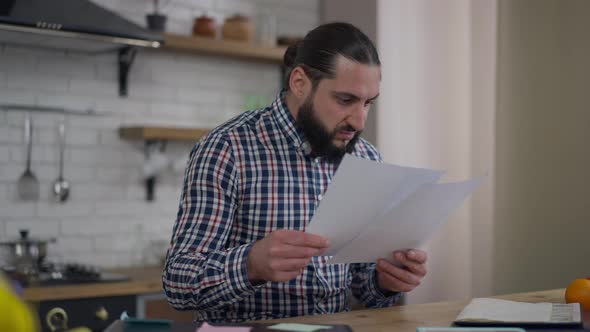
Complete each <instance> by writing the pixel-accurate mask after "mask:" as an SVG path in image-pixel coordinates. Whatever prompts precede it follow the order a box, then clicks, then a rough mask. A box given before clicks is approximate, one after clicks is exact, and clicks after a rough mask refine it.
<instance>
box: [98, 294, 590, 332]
mask: <svg viewBox="0 0 590 332" xmlns="http://www.w3.org/2000/svg"><path fill="white" fill-rule="evenodd" d="M564 293H565V290H564V289H554V290H546V291H538V292H529V293H520V294H510V295H503V296H495V298H501V299H506V300H511V301H520V302H553V303H563V302H564ZM468 302H469V300H468V299H465V300H462V301H449V302H438V303H425V304H413V305H402V306H394V307H390V308H382V309H364V310H355V311H350V312H342V313H337V314H327V315H316V316H303V317H294V318H288V319H280V320H271V321H264V322H261V323H265V324H276V323H286V322H289V323H303V324H318V325H335V324H345V325H348V326H350V327H351V328H352V330H353V331H363V332H385V331H396V332H415V331H416V327H418V326H450V325H451V324H452V323H453V320H454V319H455V317H457V315H458V314H459V313H460V312H461V310H463V308H464V307H465V305H466V304H467V303H468ZM582 317H583V319H584V327H585V328H586V331H587V330H588V328H589V327H590V312H583V314H582ZM196 326H197V325H196V324H178V323H174V324H173V325H172V326H169V327H168V326H166V327H162V328H161V329H159V328H157V327H154V328H152V329H150V331H153V332H160V331H161V332H164V331H166V332H171V331H174V332H193V331H194V330H195V328H196ZM570 330H571V329H568V330H567V331H570ZM121 331H145V330H142V329H141V328H138V329H132V328H130V326H126V324H125V323H124V322H121V321H117V322H115V323H113V324H112V325H111V326H110V327H109V328H107V329H106V330H105V332H121ZM543 331H544V332H550V331H551V332H553V331H562V332H563V331H566V329H563V328H556V329H544V330H543ZM577 331H583V330H581V329H578V330H577Z"/></svg>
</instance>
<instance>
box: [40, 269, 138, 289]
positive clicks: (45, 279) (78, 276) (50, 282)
mask: <svg viewBox="0 0 590 332" xmlns="http://www.w3.org/2000/svg"><path fill="white" fill-rule="evenodd" d="M127 280H129V277H127V276H125V275H122V274H115V273H108V272H102V271H100V269H98V268H96V267H94V266H91V265H84V264H64V265H62V266H57V265H54V264H47V265H46V266H44V267H42V268H41V272H40V273H39V286H65V285H72V284H87V283H104V282H119V281H127Z"/></svg>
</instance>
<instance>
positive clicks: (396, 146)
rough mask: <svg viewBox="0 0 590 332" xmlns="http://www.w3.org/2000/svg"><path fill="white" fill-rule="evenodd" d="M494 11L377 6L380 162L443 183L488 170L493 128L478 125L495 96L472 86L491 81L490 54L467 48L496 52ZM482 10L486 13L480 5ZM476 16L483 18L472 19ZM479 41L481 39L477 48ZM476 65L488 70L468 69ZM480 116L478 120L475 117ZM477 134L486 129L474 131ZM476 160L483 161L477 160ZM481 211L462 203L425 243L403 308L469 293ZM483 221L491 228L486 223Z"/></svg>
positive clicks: (463, 3)
mask: <svg viewBox="0 0 590 332" xmlns="http://www.w3.org/2000/svg"><path fill="white" fill-rule="evenodd" d="M493 4H494V3H493V2H492V4H491V5H489V6H487V5H484V4H478V1H470V0H448V1H434V0H419V1H417V0H394V1H379V2H378V11H377V12H378V29H377V34H378V45H379V49H380V54H381V58H382V68H383V82H382V85H381V92H382V93H381V96H380V97H379V114H378V119H379V122H378V125H377V127H378V145H379V148H380V150H381V152H382V153H383V155H384V157H385V160H386V161H388V162H393V163H398V164H404V165H411V166H420V167H432V168H438V169H444V170H446V171H447V175H446V176H445V178H444V180H458V179H466V178H469V177H471V176H472V175H482V174H484V173H485V172H486V171H487V172H489V171H490V170H489V169H488V170H486V168H488V167H491V165H490V162H493V158H492V157H489V156H491V153H492V151H493V150H492V147H493V145H492V140H491V138H490V135H491V130H492V129H493V127H489V125H487V124H485V123H484V122H485V121H488V119H489V118H490V117H492V118H493V111H494V107H493V105H490V103H492V102H493V90H492V91H491V92H490V91H489V90H488V88H489V86H490V85H492V84H491V83H485V86H481V85H479V84H481V83H480V82H478V81H477V80H478V79H491V81H490V82H493V79H494V77H493V72H494V70H493V68H494V67H493V55H490V58H485V59H484V60H479V59H478V60H476V59H474V57H476V56H481V55H484V54H480V53H479V52H478V51H477V50H476V49H474V46H479V47H485V49H487V50H489V51H491V52H492V54H493V51H494V46H493V45H494V44H495V39H494V35H493V31H494V29H493V28H494V27H495V16H494V15H495V11H494V8H495V6H494V5H493ZM486 6H487V7H489V8H488V9H485V8H482V7H486ZM489 10H491V11H489ZM478 15H479V16H481V17H482V18H485V19H484V20H483V21H479V20H477V19H476V18H477V17H478ZM476 36H477V37H478V38H485V39H483V40H479V41H477V42H474V39H475V38H474V37H476ZM480 62H481V63H480ZM476 63H478V64H484V65H485V66H486V67H485V68H484V69H480V68H479V67H477V68H475V67H474V64H476ZM490 76H492V77H490ZM475 107H480V108H478V109H476V108H475ZM479 111H481V112H485V114H484V113H482V114H478V115H475V112H479ZM474 121H475V124H474ZM479 129H485V130H487V132H477V130H479ZM474 131H476V132H474ZM479 143H482V144H483V145H480V144H479ZM478 156H486V158H488V159H486V160H485V161H482V162H481V163H480V162H477V157H478ZM492 171H493V170H492ZM490 190H491V189H490V188H489V187H488V188H479V189H478V191H477V192H476V193H475V195H474V197H477V195H481V194H482V192H483V193H484V194H487V196H485V197H484V198H483V200H484V202H480V203H479V204H481V205H483V206H489V205H486V204H489V197H490V196H491V194H490ZM478 211H479V210H478ZM478 213H480V212H475V213H473V212H472V201H471V200H469V201H468V202H466V203H465V204H464V205H463V206H462V207H461V208H460V209H459V210H458V211H457V212H455V213H454V214H453V215H452V217H451V218H450V220H449V222H448V223H447V224H446V225H445V226H444V227H443V229H442V231H441V232H439V233H438V234H437V235H436V236H435V237H434V239H433V240H432V241H431V242H430V243H429V245H428V252H429V264H428V267H429V275H428V276H427V278H426V279H425V280H424V282H423V284H422V285H421V286H420V287H419V288H417V289H416V290H415V291H413V292H412V293H410V294H409V296H408V302H409V303H418V302H430V301H437V300H446V299H458V298H465V297H469V296H471V294H472V289H471V288H472V285H474V284H473V280H472V275H478V273H473V272H472V271H473V270H477V269H478V268H479V266H480V265H479V264H484V265H485V264H486V263H485V262H483V263H482V262H474V259H480V258H482V257H485V256H486V255H487V253H488V252H489V248H482V249H481V250H479V251H472V246H474V245H473V244H472V235H473V234H472V231H473V230H477V231H478V232H480V231H481V230H482V228H481V227H479V226H478V227H473V224H472V222H473V215H477V214H478ZM485 222H486V225H488V226H489V222H491V221H490V220H489V219H488V220H486V221H485ZM488 226H486V227H488ZM474 241H477V239H474ZM488 242H489V241H488ZM486 243H487V242H486ZM476 247H477V246H476ZM486 268H487V267H486ZM483 271H487V270H483ZM478 286H479V284H478ZM485 287H488V288H489V286H488V285H485Z"/></svg>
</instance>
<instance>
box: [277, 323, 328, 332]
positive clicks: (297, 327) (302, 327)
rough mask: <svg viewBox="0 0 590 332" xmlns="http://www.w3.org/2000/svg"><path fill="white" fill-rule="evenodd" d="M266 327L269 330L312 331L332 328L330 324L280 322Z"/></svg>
mask: <svg viewBox="0 0 590 332" xmlns="http://www.w3.org/2000/svg"><path fill="white" fill-rule="evenodd" d="M268 328H269V329H271V330H280V331H295V332H313V331H321V330H329V329H331V328H332V326H327V325H311V324H295V323H280V324H276V325H271V326H269V327H268Z"/></svg>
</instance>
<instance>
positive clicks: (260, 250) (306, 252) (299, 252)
mask: <svg viewBox="0 0 590 332" xmlns="http://www.w3.org/2000/svg"><path fill="white" fill-rule="evenodd" d="M329 246H330V242H329V240H328V239H327V238H325V237H323V236H319V235H314V234H309V233H305V232H301V231H293V230H286V229H281V230H278V231H274V232H272V233H270V234H269V235H267V236H266V237H265V238H264V239H262V240H260V241H258V242H256V243H254V245H253V246H252V249H251V250H250V253H249V255H248V262H247V269H248V279H249V280H250V282H252V283H256V282H260V281H279V282H280V281H289V280H291V279H294V278H295V277H297V276H298V275H300V274H301V273H302V272H303V268H305V267H306V266H307V264H309V261H310V260H311V257H313V256H319V255H322V254H323V253H324V251H325V250H326V249H327V248H328V247H329Z"/></svg>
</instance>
